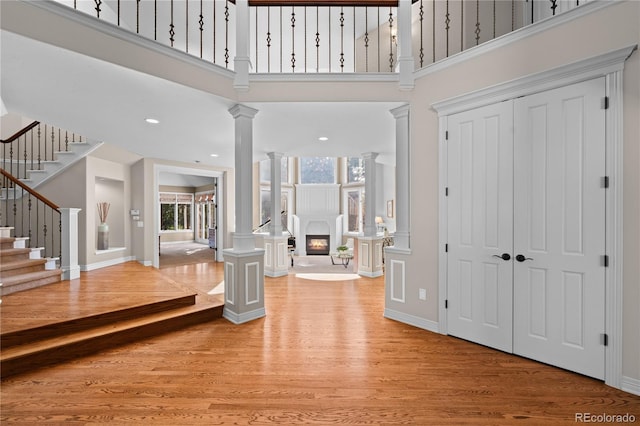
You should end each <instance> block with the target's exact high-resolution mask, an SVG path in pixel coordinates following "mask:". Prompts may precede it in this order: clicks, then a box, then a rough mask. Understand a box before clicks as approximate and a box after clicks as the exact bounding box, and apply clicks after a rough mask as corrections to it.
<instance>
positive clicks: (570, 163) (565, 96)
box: [513, 78, 605, 379]
mask: <svg viewBox="0 0 640 426" xmlns="http://www.w3.org/2000/svg"><path fill="white" fill-rule="evenodd" d="M603 97H604V79H603V78H601V79H596V80H591V81H587V82H583V83H579V84H575V85H571V86H567V87H564V88H560V89H556V90H553V91H548V92H543V93H539V94H536V95H531V96H527V97H524V98H520V99H517V100H516V101H515V103H514V118H515V121H514V127H515V138H514V143H515V147H514V185H515V192H514V218H515V219H514V223H515V227H514V255H518V254H520V255H522V256H524V257H525V258H526V259H527V260H524V261H522V262H519V261H515V262H513V265H514V266H513V268H514V271H513V273H514V342H513V345H514V347H513V349H514V352H515V353H517V354H519V355H523V356H526V357H529V358H533V359H536V360H539V361H542V362H546V363H549V364H553V365H556V366H560V367H563V368H566V369H569V370H573V371H577V372H580V373H582V374H586V375H589V376H592V377H597V378H601V379H602V378H604V346H603V345H602V344H601V334H602V333H604V297H605V292H604V282H605V281H604V273H605V271H604V265H603V262H602V256H603V255H604V254H605V240H604V229H605V228H604V225H605V217H604V214H605V192H604V189H603V188H602V183H601V182H602V177H603V176H604V175H605V162H604V158H605V133H604V130H605V128H604V110H603V109H602V107H601V102H602V99H603Z"/></svg>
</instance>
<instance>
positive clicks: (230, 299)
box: [224, 262, 236, 305]
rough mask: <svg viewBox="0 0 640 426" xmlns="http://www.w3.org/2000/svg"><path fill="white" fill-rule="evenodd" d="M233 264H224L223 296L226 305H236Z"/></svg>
mask: <svg viewBox="0 0 640 426" xmlns="http://www.w3.org/2000/svg"><path fill="white" fill-rule="evenodd" d="M235 266H236V265H235V264H234V263H232V262H226V263H225V264H224V295H225V299H226V303H231V304H232V305H235V304H236V285H235V282H236V275H235Z"/></svg>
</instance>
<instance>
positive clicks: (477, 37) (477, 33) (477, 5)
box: [475, 0, 480, 46]
mask: <svg viewBox="0 0 640 426" xmlns="http://www.w3.org/2000/svg"><path fill="white" fill-rule="evenodd" d="M475 33H476V46H477V45H478V44H479V43H480V0H476V31H475Z"/></svg>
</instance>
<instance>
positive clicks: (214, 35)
mask: <svg viewBox="0 0 640 426" xmlns="http://www.w3.org/2000/svg"><path fill="white" fill-rule="evenodd" d="M216 28H217V21H216V2H215V1H214V2H213V63H214V64H215V63H216Z"/></svg>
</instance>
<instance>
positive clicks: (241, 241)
mask: <svg viewBox="0 0 640 426" xmlns="http://www.w3.org/2000/svg"><path fill="white" fill-rule="evenodd" d="M229 112H230V113H231V115H232V116H233V118H234V119H235V147H236V150H235V177H236V208H235V211H236V232H235V234H234V236H233V248H234V249H238V250H252V249H254V248H255V246H256V243H255V238H254V235H253V231H252V228H253V227H252V222H253V196H252V194H253V118H254V117H255V115H256V114H257V113H258V111H257V110H255V109H253V108H249V107H247V106H244V105H235V106H234V107H233V108H231V109H230V110H229Z"/></svg>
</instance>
